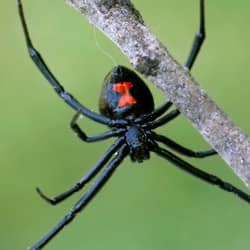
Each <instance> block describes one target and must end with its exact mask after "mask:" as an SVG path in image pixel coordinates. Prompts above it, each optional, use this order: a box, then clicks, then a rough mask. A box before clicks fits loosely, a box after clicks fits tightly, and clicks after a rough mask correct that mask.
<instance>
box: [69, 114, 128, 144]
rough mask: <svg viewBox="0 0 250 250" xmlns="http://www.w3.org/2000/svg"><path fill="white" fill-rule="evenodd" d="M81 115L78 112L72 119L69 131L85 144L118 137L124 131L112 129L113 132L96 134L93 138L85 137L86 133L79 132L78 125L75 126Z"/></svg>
mask: <svg viewBox="0 0 250 250" xmlns="http://www.w3.org/2000/svg"><path fill="white" fill-rule="evenodd" d="M80 115H81V111H80V110H79V111H78V112H77V113H76V114H75V115H74V116H73V118H72V120H71V122H70V127H71V129H72V130H73V131H74V132H75V133H76V134H77V136H78V137H79V138H80V139H81V140H83V141H85V142H96V141H100V140H105V139H108V138H110V137H113V136H119V135H121V134H122V133H123V132H124V131H125V129H122V128H120V129H117V128H116V129H114V130H110V131H107V132H104V133H102V134H98V135H94V136H87V135H86V133H85V132H84V131H82V130H81V128H80V127H79V125H78V124H77V119H78V118H79V116H80Z"/></svg>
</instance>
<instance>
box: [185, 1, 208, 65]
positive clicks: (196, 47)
mask: <svg viewBox="0 0 250 250" xmlns="http://www.w3.org/2000/svg"><path fill="white" fill-rule="evenodd" d="M204 2H205V0H200V29H199V31H198V32H197V33H196V34H195V38H194V41H193V45H192V48H191V51H190V53H189V56H188V59H187V61H186V63H185V66H186V67H187V68H188V69H189V70H191V68H192V66H193V64H194V62H195V59H196V57H197V55H198V53H199V52H200V49H201V46H202V44H203V42H204V40H205V37H206V34H205V3H204Z"/></svg>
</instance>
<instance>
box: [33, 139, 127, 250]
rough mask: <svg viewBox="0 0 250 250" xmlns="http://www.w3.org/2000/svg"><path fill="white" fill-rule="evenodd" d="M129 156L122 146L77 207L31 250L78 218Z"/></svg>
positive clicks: (46, 242)
mask: <svg viewBox="0 0 250 250" xmlns="http://www.w3.org/2000/svg"><path fill="white" fill-rule="evenodd" d="M127 155H128V148H127V145H126V144H123V145H121V147H120V148H119V149H118V151H117V154H116V155H115V156H114V158H113V159H112V160H111V161H110V162H109V163H108V165H107V166H106V167H105V169H104V170H103V172H102V173H101V174H100V175H99V177H98V178H97V179H96V181H95V182H94V184H93V185H92V186H91V187H90V189H89V190H88V191H87V192H86V193H85V194H84V195H83V196H82V198H81V199H80V200H79V201H78V202H77V203H76V204H75V206H74V207H73V208H72V209H71V210H70V211H69V212H68V213H67V214H66V215H65V216H64V218H62V219H61V221H59V223H58V224H57V225H56V226H54V227H53V228H52V229H51V230H50V231H49V232H48V233H47V234H46V235H45V236H44V237H42V238H41V239H40V240H39V241H38V242H37V243H36V244H35V245H33V246H32V247H31V248H29V250H39V249H42V248H43V247H44V246H45V245H47V244H48V242H49V241H51V240H52V239H53V238H54V237H55V236H56V235H57V234H58V233H59V232H60V231H61V230H62V229H63V228H64V226H66V225H68V224H69V223H70V222H72V220H73V219H74V218H75V217H76V215H77V214H78V213H79V212H80V211H82V210H83V209H84V208H85V207H86V206H87V205H88V203H89V202H90V201H91V200H92V199H93V198H94V197H95V195H96V194H97V193H98V192H99V191H100V190H101V189H102V188H103V186H104V185H105V183H107V181H108V180H109V179H110V177H111V176H112V175H113V173H114V172H115V170H116V169H117V167H118V166H119V165H120V163H121V162H122V161H123V159H124V158H125V157H126V156H127Z"/></svg>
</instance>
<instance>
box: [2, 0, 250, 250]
mask: <svg viewBox="0 0 250 250" xmlns="http://www.w3.org/2000/svg"><path fill="white" fill-rule="evenodd" d="M134 4H135V5H136V7H137V8H138V9H139V10H140V11H141V12H142V15H143V17H144V19H145V21H146V23H147V24H148V26H149V27H150V28H151V30H152V31H153V32H154V33H155V34H156V35H157V36H158V37H159V39H160V40H161V41H162V42H163V43H165V44H166V45H167V47H168V48H169V50H170V52H171V53H172V54H173V55H174V56H175V57H176V58H177V59H178V60H179V61H180V62H184V61H185V59H186V57H187V54H188V51H189V49H190V46H191V42H192V40H193V36H194V33H195V32H196V30H197V28H198V0H185V1H180V0H158V1H147V2H146V1H145V0H134ZM24 7H25V13H26V18H27V21H28V24H29V28H30V32H31V34H32V38H33V42H34V44H35V45H36V47H37V48H38V49H39V50H40V52H41V53H42V54H43V56H44V58H45V59H46V61H47V63H48V64H49V66H50V68H51V69H52V70H53V72H54V73H55V75H56V76H57V77H58V78H59V79H60V81H61V82H62V83H63V85H64V86H65V88H66V89H67V90H68V91H70V92H71V93H73V94H74V95H75V96H76V97H77V98H79V100H82V102H83V103H84V104H85V105H86V106H88V107H91V108H93V109H94V110H98V107H97V100H98V97H99V89H100V85H101V82H102V79H103V77H104V76H105V74H106V73H107V72H108V71H109V70H110V69H111V68H112V67H113V64H112V62H111V61H110V60H109V58H107V56H105V55H104V54H103V53H102V52H101V51H100V50H99V49H98V47H97V46H96V42H95V38H94V35H93V27H92V26H91V25H89V24H88V22H87V21H86V20H85V19H84V18H82V17H81V16H80V15H79V14H78V13H77V12H76V11H75V10H74V9H72V8H70V7H69V6H68V5H66V4H65V3H64V1H62V0H54V1H49V0H43V1H31V0H29V1H28V0H27V1H25V0H24ZM206 7H207V19H206V21H207V25H206V28H207V40H206V42H205V44H204V47H203V49H202V52H201V54H200V55H199V58H198V60H197V62H196V65H195V67H194V69H193V72H192V73H193V75H194V77H195V78H196V79H197V81H198V82H200V83H201V84H202V86H203V87H204V88H205V89H206V90H207V92H208V93H209V95H210V96H211V97H212V98H213V99H214V100H215V101H216V102H217V103H218V104H219V105H220V107H222V108H223V109H224V110H225V111H226V112H227V113H228V114H229V115H230V117H232V119H233V120H234V121H235V122H236V123H237V124H238V125H239V126H240V127H241V128H242V129H243V130H244V131H245V132H246V133H248V134H249V133H250V124H249V120H250V118H249V112H248V111H249V110H248V108H247V107H248V106H249V104H250V100H249V93H250V75H249V67H250V63H249V58H250V50H249V44H250V30H249V22H250V14H249V8H250V2H249V1H247V0H242V1H233V0H227V1H226V0H221V1H207V6H206ZM0 13H1V14H0V28H1V29H0V30H1V37H0V41H1V46H0V55H1V57H0V63H1V67H0V83H1V85H0V86H1V88H0V95H1V98H0V109H1V111H0V113H1V120H2V122H1V125H0V126H1V129H0V138H1V144H0V155H1V157H0V168H1V171H0V176H1V177H0V185H1V188H0V192H1V193H0V197H1V206H0V249H1V250H24V249H26V248H27V247H28V246H29V245H31V244H32V243H34V242H35V241H37V240H38V239H39V238H40V237H41V236H43V235H44V234H45V233H46V232H47V231H48V229H50V228H51V227H52V226H53V225H54V224H55V223H56V222H57V221H58V220H59V219H60V218H62V217H63V215H64V214H65V213H66V212H67V211H68V210H69V209H70V208H71V207H72V205H73V204H74V203H75V202H76V201H77V200H78V199H79V198H80V197H81V195H82V193H81V192H80V193H79V194H76V195H75V196H74V197H72V198H70V199H68V200H67V201H66V202H64V203H63V204H61V205H59V206H58V207H50V206H49V205H47V204H45V202H43V201H42V200H41V199H40V198H39V197H38V196H37V194H36V193H35V191H34V188H35V187H36V186H40V187H41V188H42V189H43V190H44V191H45V192H46V193H47V194H49V195H55V194H58V193H60V192H61V191H64V190H66V189H67V188H68V187H70V186H71V185H72V184H73V183H75V182H76V181H77V180H78V179H80V177H81V176H82V175H83V174H84V173H86V172H87V171H88V169H90V168H91V166H93V165H94V163H95V162H96V161H97V159H98V158H99V157H100V156H101V155H102V153H103V152H104V151H105V149H106V148H107V147H108V146H109V145H110V144H111V143H112V140H109V141H105V142H100V143H98V144H91V145H90V144H89V145H87V144H84V143H82V142H81V141H80V140H78V139H77V138H76V137H75V136H74V134H73V133H72V132H71V131H70V129H69V121H70V119H71V118H72V116H73V114H74V112H73V111H72V110H71V109H70V108H69V107H68V106H66V104H64V103H63V102H62V101H61V100H59V98H58V97H57V96H56V95H55V93H54V92H53V90H52V89H51V87H50V86H49V84H48V83H47V82H46V81H45V80H44V78H43V77H42V76H41V74H40V73H39V72H38V70H37V69H36V68H35V67H34V65H33V64H32V62H31V60H30V59H29V58H28V55H27V51H26V48H25V44H24V37H23V33H22V30H21V25H20V23H19V19H18V15H17V11H16V2H15V1H14V0H13V1H2V3H1V9H0ZM97 40H98V42H99V43H100V44H101V46H102V47H103V48H104V49H105V50H106V51H107V52H108V53H110V54H111V55H112V56H113V57H114V58H115V60H116V61H117V63H119V64H123V65H129V64H128V61H127V59H126V58H125V57H124V56H123V55H122V54H121V52H120V51H119V50H118V49H117V48H116V47H115V46H114V45H113V44H112V43H111V42H110V41H109V40H108V39H106V38H105V37H103V35H102V34H100V33H99V32H97ZM149 86H150V88H151V89H152V91H153V93H154V96H155V100H156V104H157V105H159V104H161V103H163V102H164V97H163V95H162V94H161V92H160V91H159V90H157V89H156V88H155V87H153V85H152V84H151V83H149ZM81 125H82V127H83V128H84V129H85V130H86V131H88V133H89V134H94V133H98V132H101V131H104V130H105V128H104V127H102V126H101V125H97V124H95V123H93V122H91V121H89V120H87V119H83V120H82V121H81ZM159 131H160V132H161V133H162V134H165V135H168V136H169V137H170V138H173V139H176V141H178V142H180V143H182V144H183V145H186V146H188V147H190V148H193V149H203V150H205V149H207V148H209V145H207V144H206V143H205V142H204V141H203V139H202V138H201V136H200V135H199V134H198V133H197V132H196V130H195V129H193V128H192V126H191V125H190V124H189V122H188V121H187V120H186V119H185V118H183V117H181V118H178V119H177V120H176V121H174V122H173V123H171V124H169V125H167V126H165V127H163V128H161V129H159ZM189 161H190V162H192V163H193V164H195V165H196V166H199V167H201V168H203V169H207V170H208V171H209V172H212V173H214V174H216V175H218V176H220V177H223V178H224V179H226V180H228V181H230V182H232V183H234V184H235V185H237V186H239V187H241V188H242V189H244V190H246V189H245V187H244V185H243V184H242V183H241V181H240V180H239V179H238V178H237V177H236V176H235V175H234V174H233V172H232V171H231V170H230V168H228V167H227V166H226V164H225V163H224V162H223V161H222V160H221V159H220V158H219V157H217V156H216V157H213V158H210V159H204V160H189ZM246 191H248V192H249V193H250V191H249V190H246ZM249 245H250V207H249V205H248V204H246V203H244V202H243V201H241V200H240V199H238V198H237V197H235V196H233V195H230V194H228V193H226V192H223V191H221V190H219V189H217V188H214V187H211V186H209V185H207V184H205V183H202V182H201V181H199V180H196V179H194V178H193V177H190V176H188V175H187V174H185V173H183V172H181V171H179V170H177V169H176V168H175V167H173V166H172V165H171V164H169V163H168V162H166V161H164V160H163V159H159V158H158V157H155V156H154V155H152V157H151V159H150V160H149V161H147V162H144V163H143V164H132V163H131V162H130V160H129V159H128V160H126V161H125V162H124V163H123V164H122V166H121V167H120V168H119V169H118V171H117V172H116V174H115V175H114V176H113V178H112V180H111V181H110V182H109V183H108V184H107V186H106V187H105V189H104V190H103V191H102V192H101V194H99V195H98V196H97V197H96V198H95V200H94V201H93V202H92V203H91V205H89V206H88V208H87V209H86V210H85V211H84V212H83V213H82V214H80V215H79V216H78V217H77V219H76V220H75V221H74V222H73V223H72V224H71V225H70V226H69V227H67V228H65V230H63V232H61V233H60V235H59V236H58V237H56V238H55V239H54V240H53V241H52V242H51V244H49V245H48V246H47V248H46V249H48V250H83V249H91V250H99V249H119V250H123V249H124V250H125V249H126V250H127V249H130V250H142V249H143V250H152V249H157V250H163V249H176V250H184V249H185V250H186V249H190V250H191V249H192V250H196V249H199V250H200V249H203V250H206V249H214V250H223V249H226V250H235V249H248V248H249Z"/></svg>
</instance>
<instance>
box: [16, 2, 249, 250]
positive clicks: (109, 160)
mask: <svg viewBox="0 0 250 250" xmlns="http://www.w3.org/2000/svg"><path fill="white" fill-rule="evenodd" d="M17 4H18V11H19V16H20V20H21V24H22V27H23V31H24V35H25V40H26V45H27V48H28V53H29V55H30V57H31V59H32V60H33V62H34V64H35V65H36V66H37V68H38V69H39V70H40V72H41V73H42V74H43V76H44V77H45V78H46V79H47V81H48V82H49V83H50V85H51V86H52V87H53V89H54V91H55V92H56V94H57V95H58V96H59V97H60V98H62V99H63V100H64V101H65V103H67V104H68V105H69V106H70V107H71V108H73V109H74V110H76V111H77V113H76V114H75V115H74V117H73V119H72V120H71V122H70V127H71V129H72V130H73V131H74V132H75V133H76V135H77V136H78V137H79V138H80V139H81V140H82V141H84V142H89V143H90V142H97V141H100V140H105V139H108V138H111V137H114V138H116V139H115V141H114V142H113V144H112V145H111V146H110V147H109V148H108V149H107V150H106V152H105V153H104V154H103V155H102V156H101V157H100V159H99V160H98V161H97V163H96V164H95V165H94V167H93V168H92V169H91V170H90V171H89V172H88V173H87V174H85V175H84V176H83V177H82V178H81V179H80V180H79V181H78V182H77V183H76V184H75V185H73V186H72V187H71V188H70V189H68V190H66V191H65V192H63V193H61V194H59V195H57V196H55V197H53V198H49V197H47V196H46V195H45V194H44V193H43V192H41V190H40V189H39V188H37V192H38V193H39V195H40V196H41V198H43V199H44V200H45V201H47V202H48V203H49V204H51V205H56V204H59V203H60V202H62V201H64V200H65V199H67V198H68V197H70V196H71V195H73V194H74V193H75V192H77V191H79V190H81V189H82V188H83V187H84V186H85V185H86V184H87V183H89V182H90V181H91V180H93V178H94V177H95V176H96V175H98V177H97V178H96V179H95V181H94V183H93V184H92V185H91V187H90V188H89V189H88V191H87V192H85V193H84V195H83V196H82V197H81V199H80V200H79V201H78V202H76V204H75V205H74V206H73V207H72V209H71V210H70V211H69V212H68V213H67V214H66V215H65V216H64V217H63V218H62V219H61V220H60V221H59V222H58V223H57V224H56V225H55V226H54V227H53V228H52V229H51V230H50V231H49V232H48V233H47V234H46V235H45V236H44V237H42V238H41V239H40V240H39V241H38V242H37V243H35V244H34V245H33V246H32V247H31V248H30V249H31V250H38V249H42V248H43V247H44V246H46V245H47V244H48V242H49V241H50V240H52V239H53V238H54V237H55V236H56V235H57V234H58V233H59V232H60V231H61V230H62V229H63V228H64V227H65V226H66V225H68V224H69V223H70V222H71V221H72V220H73V219H74V218H75V217H76V215H77V214H78V213H79V212H80V211H82V210H83V209H84V208H85V207H86V206H87V205H88V204H89V202H90V201H91V200H92V199H93V198H94V197H95V195H96V194H97V193H98V192H99V191H100V190H101V189H102V188H103V186H104V185H105V183H107V181H108V180H109V179H110V178H111V176H112V175H113V173H114V172H115V170H116V169H117V167H118V166H119V165H120V164H121V163H122V161H123V160H124V159H125V158H126V157H127V156H130V158H131V160H132V161H133V162H142V161H144V160H147V159H149V157H150V152H153V153H155V154H157V155H159V156H160V157H162V158H164V159H166V160H167V161H169V162H171V163H172V164H173V165H174V166H176V167H178V168H180V169H181V170H183V171H185V172H187V173H188V174H190V175H192V176H194V177H196V178H199V179H201V180H203V181H205V182H207V183H209V184H212V185H215V186H217V187H219V188H221V189H222V190H225V191H227V192H231V193H234V194H236V195H237V196H239V197H240V198H241V199H243V200H245V201H247V202H250V196H249V195H248V194H246V193H244V192H243V191H241V190H240V189H238V188H236V187H235V186H233V185H231V184H230V183H227V182H225V181H223V180H221V179H220V178H218V177H217V176H214V175H211V174H209V173H207V172H205V171H203V170H201V169H198V168H196V167H194V166H192V165H191V164H189V163H188V162H186V161H185V160H183V159H182V158H180V157H179V156H177V155H176V154H174V153H172V152H171V151H169V149H170V150H172V151H175V152H177V153H179V154H182V155H184V156H188V157H195V158H204V157H208V156H211V155H214V154H216V151H215V150H213V149H211V150H208V151H193V150H191V149H188V148H186V147H183V146H182V145H180V144H178V143H176V142H175V141H173V140H171V139H170V138H168V137H166V136H164V135H160V134H157V133H156V132H155V131H153V130H154V129H156V128H158V127H160V126H162V125H164V124H167V123H168V122H170V121H172V120H173V119H175V118H176V117H177V116H178V115H179V114H180V112H179V110H177V109H174V110H172V111H170V112H169V113H167V114H165V112H166V111H168V109H169V108H170V107H171V106H172V103H171V102H170V101H168V102H166V103H165V104H163V105H162V106H160V107H159V108H157V109H154V101H153V97H152V94H151V92H150V90H149V89H148V87H147V86H146V84H145V83H144V82H143V81H142V80H141V79H140V78H139V76H137V75H136V73H134V72H133V71H131V70H129V69H128V68H126V67H124V66H116V67H115V68H113V69H112V70H111V71H110V72H109V74H108V75H107V76H106V78H105V80H104V84H103V87H102V91H101V96H100V100H99V109H100V114H98V113H95V112H93V111H91V110H90V109H88V108H86V107H85V106H84V105H83V104H81V103H80V102H79V101H78V100H77V99H76V98H75V97H74V96H73V95H71V94H70V93H68V92H67V91H65V90H64V87H63V86H62V85H61V84H60V82H59V81H58V80H57V79H56V77H55V76H54V75H53V73H52V72H51V71H50V70H49V68H48V66H47V64H46V63H45V61H44V59H43V58H42V56H41V55H40V53H39V52H38V51H37V50H36V48H35V47H34V46H33V44H32V42H31V38H30V35H29V32H28V28H27V25H26V22H25V17H24V13H23V8H22V3H21V0H17ZM204 16H205V14H204V0H200V30H199V32H198V33H196V35H195V39H194V42H193V46H192V49H191V51H190V53H189V56H188V59H187V62H186V64H185V66H186V67H187V68H188V69H191V67H192V65H193V63H194V61H195V59H196V57H197V55H198V53H199V51H200V48H201V45H202V42H203V40H204V38H205V22H204ZM80 115H83V116H85V117H88V118H89V119H91V120H93V121H95V122H98V123H100V124H104V125H106V126H107V127H108V128H109V130H108V131H106V132H104V133H101V134H97V135H92V136H88V135H87V134H86V133H85V132H84V131H83V130H82V129H81V128H80V126H79V125H78V124H77V120H78V118H79V116H80Z"/></svg>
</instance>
